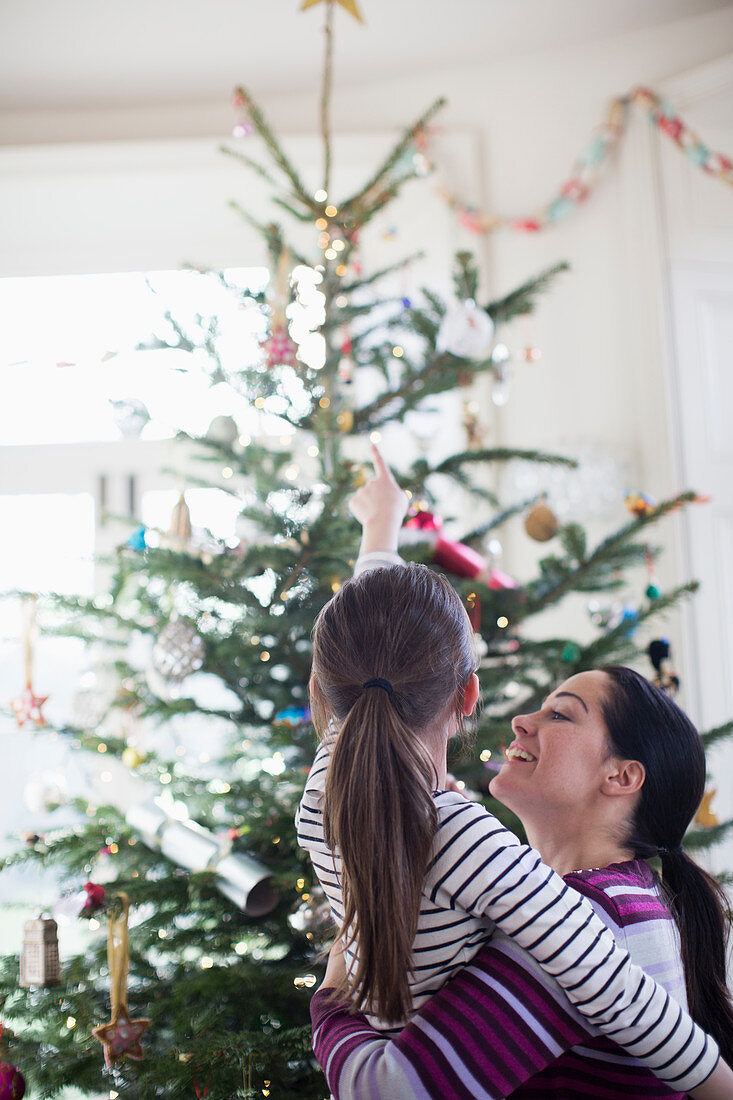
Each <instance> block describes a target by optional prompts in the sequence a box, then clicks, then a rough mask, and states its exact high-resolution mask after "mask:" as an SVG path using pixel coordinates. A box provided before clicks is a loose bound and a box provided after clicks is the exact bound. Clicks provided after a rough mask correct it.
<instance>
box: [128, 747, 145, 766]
mask: <svg viewBox="0 0 733 1100" xmlns="http://www.w3.org/2000/svg"><path fill="white" fill-rule="evenodd" d="M146 759H147V753H145V752H143V751H142V749H138V748H136V747H135V746H134V745H128V746H127V748H125V749H123V750H122V762H123V764H127V766H128V768H139V767H140V765H141V764H144V763H145V761H146Z"/></svg>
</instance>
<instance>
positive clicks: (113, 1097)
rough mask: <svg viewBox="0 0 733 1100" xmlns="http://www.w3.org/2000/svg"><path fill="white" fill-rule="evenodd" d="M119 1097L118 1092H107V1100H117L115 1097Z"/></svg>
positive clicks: (112, 1090) (111, 1090)
mask: <svg viewBox="0 0 733 1100" xmlns="http://www.w3.org/2000/svg"><path fill="white" fill-rule="evenodd" d="M119 1095H120V1094H119V1092H115V1090H114V1089H110V1090H109V1100H117V1097H118V1096H119Z"/></svg>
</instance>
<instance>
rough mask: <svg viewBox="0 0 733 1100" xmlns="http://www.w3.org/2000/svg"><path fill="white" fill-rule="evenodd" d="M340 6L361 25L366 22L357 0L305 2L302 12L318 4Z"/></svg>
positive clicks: (309, 0) (306, 0) (307, 0)
mask: <svg viewBox="0 0 733 1100" xmlns="http://www.w3.org/2000/svg"><path fill="white" fill-rule="evenodd" d="M323 3H326V4H334V3H335V4H339V5H340V6H341V7H342V8H343V9H344V11H347V12H348V13H349V15H353V17H354V19H357V20H358V21H359V22H360V23H363V22H364V17H363V16H362V14H361V12H360V11H359V8H358V7H357V4H356V0H303V3H302V4H301V5H300V10H301V11H305V10H306V9H307V8H313V7H315V5H316V4H323Z"/></svg>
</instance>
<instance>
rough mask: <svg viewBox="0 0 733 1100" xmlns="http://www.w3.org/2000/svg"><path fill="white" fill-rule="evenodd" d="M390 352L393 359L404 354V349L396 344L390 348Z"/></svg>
mask: <svg viewBox="0 0 733 1100" xmlns="http://www.w3.org/2000/svg"><path fill="white" fill-rule="evenodd" d="M392 354H393V355H394V357H395V359H401V358H402V356H403V355H404V354H405V349H404V348H401V347H400V345H399V344H397V345H396V346H395V347H393V348H392Z"/></svg>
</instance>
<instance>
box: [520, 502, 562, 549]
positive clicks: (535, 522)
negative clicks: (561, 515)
mask: <svg viewBox="0 0 733 1100" xmlns="http://www.w3.org/2000/svg"><path fill="white" fill-rule="evenodd" d="M557 528H558V522H557V516H556V515H555V513H554V512H553V510H552V508H549V507H548V506H547V505H546V504H542V503H540V504H535V506H534V507H533V508H532V509H531V511H530V512H529V514H528V515H527V517H526V518H525V521H524V530H525V531H526V532H527V534H528V535H529V537H530V538H531V539H534V540H535V542H547V540H548V539H551V538H552V537H553V536H554V535H556V534H557Z"/></svg>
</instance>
